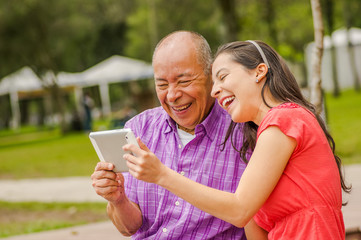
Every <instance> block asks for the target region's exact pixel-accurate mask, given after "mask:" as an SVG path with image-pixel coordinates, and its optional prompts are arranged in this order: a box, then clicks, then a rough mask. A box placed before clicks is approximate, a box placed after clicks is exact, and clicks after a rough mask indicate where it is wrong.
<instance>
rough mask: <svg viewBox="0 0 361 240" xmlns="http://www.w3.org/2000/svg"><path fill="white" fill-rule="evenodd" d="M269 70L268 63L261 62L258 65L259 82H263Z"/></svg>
mask: <svg viewBox="0 0 361 240" xmlns="http://www.w3.org/2000/svg"><path fill="white" fill-rule="evenodd" d="M267 72H268V67H267V65H266V64H264V63H260V64H259V65H258V66H257V67H256V78H257V82H261V81H262V80H263V79H264V78H265V77H266V74H267Z"/></svg>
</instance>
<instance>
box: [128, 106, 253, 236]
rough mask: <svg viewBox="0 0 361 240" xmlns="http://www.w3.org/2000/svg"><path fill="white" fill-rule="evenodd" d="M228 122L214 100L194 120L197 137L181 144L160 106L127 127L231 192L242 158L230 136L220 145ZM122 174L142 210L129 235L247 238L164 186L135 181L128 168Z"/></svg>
mask: <svg viewBox="0 0 361 240" xmlns="http://www.w3.org/2000/svg"><path fill="white" fill-rule="evenodd" d="M229 123H230V117H229V115H228V114H227V113H226V112H225V111H224V110H223V109H222V108H221V107H220V106H219V105H218V103H215V104H214V107H213V109H212V110H211V112H210V114H209V115H208V116H207V118H206V119H205V120H204V121H203V122H202V123H201V124H199V125H197V126H196V128H195V135H196V137H195V138H194V139H193V140H192V141H190V142H189V143H188V144H187V145H186V146H184V147H183V146H182V143H181V141H180V139H179V136H178V133H177V127H176V123H175V122H174V121H173V120H172V119H171V118H170V117H169V116H168V114H167V113H166V112H165V111H164V110H163V108H161V107H157V108H154V109H150V110H146V111H144V112H142V113H141V114H139V115H137V116H136V117H134V118H133V119H131V120H130V121H129V122H127V124H126V126H125V127H129V128H131V129H132V130H133V131H134V134H135V135H136V136H139V137H140V138H141V139H142V141H143V142H144V143H145V144H146V145H147V146H148V148H149V149H150V150H151V151H152V152H153V153H155V155H156V156H157V157H158V158H159V159H160V160H161V161H162V162H163V163H164V164H165V165H166V166H168V167H169V168H171V169H173V170H175V171H177V172H178V173H180V174H182V175H184V176H186V177H188V178H190V179H192V180H194V181H197V182H199V183H201V184H204V185H207V186H209V187H212V188H216V189H220V190H223V191H227V192H235V190H236V188H237V186H238V182H239V179H240V177H241V174H242V173H243V171H244V168H245V164H244V163H243V161H242V160H241V159H240V157H239V153H238V152H236V151H235V150H234V149H233V148H232V146H231V142H230V140H228V141H227V144H226V147H225V149H224V150H223V151H221V146H220V145H221V144H222V142H223V141H224V137H225V134H226V131H227V129H228V126H229ZM240 136H241V135H240V132H239V131H238V132H237V136H236V137H235V138H234V139H237V140H238V142H239V143H240V139H241V137H240ZM238 142H237V143H238ZM239 143H238V148H239ZM236 145H237V144H236ZM124 176H125V178H126V180H125V181H126V183H125V188H126V193H127V196H128V198H129V199H130V200H131V201H133V202H135V203H137V204H138V205H139V206H140V209H141V211H142V214H143V224H142V226H141V227H140V229H139V230H138V231H137V233H136V234H135V235H133V236H132V238H133V239H246V237H245V236H244V231H243V229H240V228H237V227H235V226H233V225H231V224H229V223H227V222H224V221H222V220H220V219H218V218H215V217H213V216H211V215H209V214H208V213H205V212H203V211H201V210H199V209H197V208H195V207H194V206H192V205H190V204H189V203H188V202H186V201H184V200H183V199H181V198H179V197H177V196H176V195H174V194H172V193H171V192H169V191H167V190H165V189H163V188H162V187H159V186H157V185H156V184H151V183H146V182H143V181H138V180H136V179H135V178H133V177H132V176H131V175H130V174H124Z"/></svg>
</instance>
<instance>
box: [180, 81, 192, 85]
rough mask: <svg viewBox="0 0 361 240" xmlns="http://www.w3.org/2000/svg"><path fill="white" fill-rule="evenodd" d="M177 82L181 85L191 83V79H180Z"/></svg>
mask: <svg viewBox="0 0 361 240" xmlns="http://www.w3.org/2000/svg"><path fill="white" fill-rule="evenodd" d="M179 83H180V84H182V85H187V84H190V83H191V80H184V81H180V82H179Z"/></svg>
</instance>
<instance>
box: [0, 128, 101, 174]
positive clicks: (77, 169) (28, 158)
mask: <svg viewBox="0 0 361 240" xmlns="http://www.w3.org/2000/svg"><path fill="white" fill-rule="evenodd" d="M29 135H31V138H32V139H34V140H33V141H27V140H26V139H28V138H29ZM16 139H18V140H19V141H18V142H17V143H15V142H14V137H13V136H6V137H0V156H1V161H0V178H13V179H19V178H36V177H65V176H90V174H91V173H92V172H93V169H94V167H95V165H96V163H97V162H98V157H97V155H96V153H95V151H94V149H93V147H92V145H91V142H90V140H89V137H88V134H85V133H78V134H70V135H66V136H60V135H57V134H51V133H49V134H46V133H43V132H40V133H27V134H24V135H22V136H17V137H16ZM10 143H12V144H10Z"/></svg>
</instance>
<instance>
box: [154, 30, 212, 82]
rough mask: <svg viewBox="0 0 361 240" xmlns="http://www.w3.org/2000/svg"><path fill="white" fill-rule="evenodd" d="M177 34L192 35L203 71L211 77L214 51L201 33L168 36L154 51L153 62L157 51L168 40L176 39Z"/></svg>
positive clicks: (190, 32)
mask: <svg viewBox="0 0 361 240" xmlns="http://www.w3.org/2000/svg"><path fill="white" fill-rule="evenodd" d="M177 33H188V34H190V36H191V38H192V39H193V40H194V43H195V47H196V51H197V58H198V62H199V63H200V64H201V65H203V69H204V70H203V71H204V74H205V75H207V76H208V75H210V74H211V65H212V61H213V59H212V50H211V48H210V46H209V44H208V42H207V40H206V39H205V38H204V37H203V36H202V35H201V34H199V33H197V32H192V31H175V32H172V33H170V34H168V35H167V36H165V37H164V38H162V39H161V40H160V41H159V42H158V44H157V46H156V47H155V49H154V52H153V58H152V60H154V57H155V55H156V53H157V50H158V49H159V48H160V47H161V46H162V45H163V43H164V42H165V41H166V40H170V39H172V38H173V37H174V35H176V34H177Z"/></svg>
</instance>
